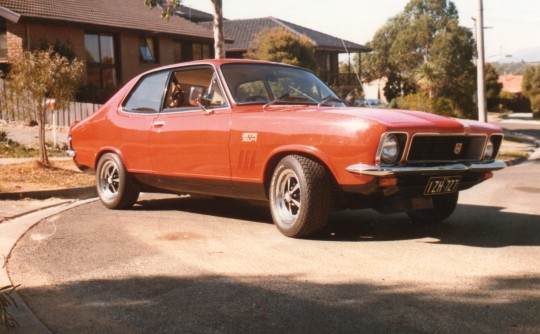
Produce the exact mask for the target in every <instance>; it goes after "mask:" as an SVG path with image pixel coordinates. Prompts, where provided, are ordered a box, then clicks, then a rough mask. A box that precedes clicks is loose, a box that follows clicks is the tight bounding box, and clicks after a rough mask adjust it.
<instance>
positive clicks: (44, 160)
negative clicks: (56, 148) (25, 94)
mask: <svg viewBox="0 0 540 334" xmlns="http://www.w3.org/2000/svg"><path fill="white" fill-rule="evenodd" d="M38 118H39V125H38V126H39V161H40V162H41V164H42V165H43V166H45V167H49V157H48V156H47V147H46V146H45V143H46V140H45V107H42V106H39V107H38Z"/></svg>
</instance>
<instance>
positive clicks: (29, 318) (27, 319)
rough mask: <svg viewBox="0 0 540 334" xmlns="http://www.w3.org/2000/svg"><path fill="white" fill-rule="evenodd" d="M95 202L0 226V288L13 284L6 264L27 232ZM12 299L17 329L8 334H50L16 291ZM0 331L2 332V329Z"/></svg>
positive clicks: (57, 208) (70, 205)
mask: <svg viewBox="0 0 540 334" xmlns="http://www.w3.org/2000/svg"><path fill="white" fill-rule="evenodd" d="M96 200H97V199H96V198H91V199H84V200H80V199H79V200H76V201H75V202H71V203H61V204H59V205H57V206H53V207H48V208H44V209H42V210H37V211H34V212H31V213H29V214H27V215H24V216H20V217H17V218H14V219H10V220H9V221H8V222H4V223H2V224H0V232H1V233H0V240H1V241H2V242H0V254H1V255H3V256H4V257H5V265H4V266H2V267H0V286H4V285H6V284H13V282H12V281H11V278H10V277H9V274H8V271H7V262H8V261H9V258H10V256H11V252H12V251H13V248H14V247H15V245H16V244H17V242H18V241H19V239H20V238H21V237H22V236H24V235H25V234H26V233H27V232H28V230H30V229H31V228H32V227H33V226H34V225H36V224H38V223H40V222H41V221H43V220H44V219H47V218H49V217H52V216H54V215H57V214H59V213H61V212H64V211H66V210H70V209H73V208H75V207H77V206H80V205H84V204H87V203H91V202H93V201H96ZM12 297H13V298H14V299H15V300H16V302H17V307H12V308H10V310H9V311H10V314H11V315H12V316H13V317H14V318H15V319H16V320H17V322H18V323H19V327H18V328H16V329H14V330H13V331H8V333H10V332H13V333H40V334H41V333H50V331H49V330H48V329H47V327H45V325H44V324H43V323H42V322H41V321H40V320H39V319H38V318H37V317H36V316H35V315H34V313H33V312H32V311H31V310H30V308H29V307H28V305H26V303H25V302H24V301H23V300H22V298H21V297H20V295H19V294H18V293H17V290H15V291H14V292H13V294H12ZM0 329H1V330H3V328H0Z"/></svg>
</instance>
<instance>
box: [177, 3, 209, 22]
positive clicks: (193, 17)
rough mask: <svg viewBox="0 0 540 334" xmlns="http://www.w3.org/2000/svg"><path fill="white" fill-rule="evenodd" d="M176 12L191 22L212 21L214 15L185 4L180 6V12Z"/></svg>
mask: <svg viewBox="0 0 540 334" xmlns="http://www.w3.org/2000/svg"><path fill="white" fill-rule="evenodd" d="M177 14H179V15H180V16H182V17H185V18H186V19H188V20H190V21H193V22H212V21H213V20H214V15H212V14H210V13H207V12H202V11H200V10H197V9H195V8H191V7H186V6H180V12H177Z"/></svg>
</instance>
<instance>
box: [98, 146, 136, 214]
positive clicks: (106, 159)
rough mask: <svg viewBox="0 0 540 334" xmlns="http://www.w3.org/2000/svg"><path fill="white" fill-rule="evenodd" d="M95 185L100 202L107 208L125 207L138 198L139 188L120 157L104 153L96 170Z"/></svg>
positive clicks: (130, 205)
mask: <svg viewBox="0 0 540 334" xmlns="http://www.w3.org/2000/svg"><path fill="white" fill-rule="evenodd" d="M96 186H97V192H98V196H99V198H100V200H101V202H102V203H103V204H104V205H105V206H106V207H107V208H109V209H127V208H130V207H132V206H133V204H135V202H136V201H137V198H139V189H138V187H137V185H136V184H135V182H134V180H133V177H132V176H131V175H130V174H129V173H128V172H127V171H126V167H125V166H124V163H123V162H122V160H121V159H120V157H119V156H118V155H116V154H114V153H106V154H104V155H103V156H102V157H101V158H100V159H99V162H98V165H97V170H96Z"/></svg>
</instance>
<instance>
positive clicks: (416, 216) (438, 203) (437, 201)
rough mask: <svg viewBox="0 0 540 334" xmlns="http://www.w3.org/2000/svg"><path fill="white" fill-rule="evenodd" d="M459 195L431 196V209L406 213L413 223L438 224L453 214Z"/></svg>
mask: <svg viewBox="0 0 540 334" xmlns="http://www.w3.org/2000/svg"><path fill="white" fill-rule="evenodd" d="M458 198H459V193H457V192H456V193H453V194H446V195H438V196H433V208H431V209H423V210H412V211H409V212H407V215H409V218H411V221H412V222H413V223H420V224H426V223H438V222H441V221H443V220H445V219H446V218H448V217H450V215H451V214H452V213H453V212H454V210H455V209H456V206H457V202H458Z"/></svg>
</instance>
